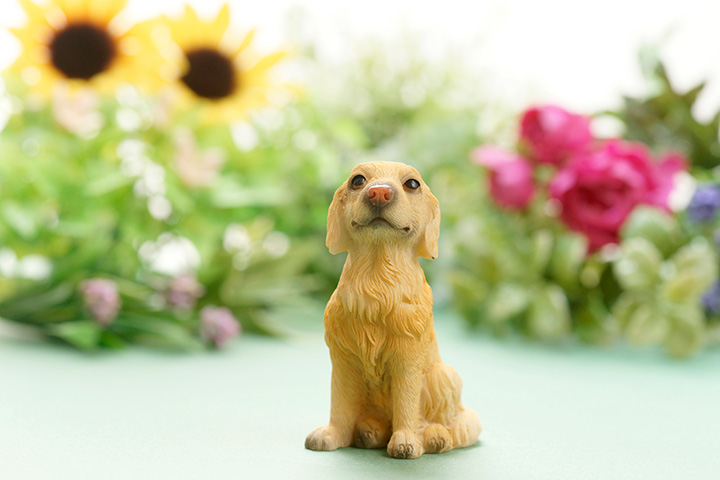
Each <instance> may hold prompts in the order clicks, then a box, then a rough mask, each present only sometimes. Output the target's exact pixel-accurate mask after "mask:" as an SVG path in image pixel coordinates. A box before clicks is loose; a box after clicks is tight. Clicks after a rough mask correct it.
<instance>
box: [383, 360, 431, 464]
mask: <svg viewBox="0 0 720 480" xmlns="http://www.w3.org/2000/svg"><path fill="white" fill-rule="evenodd" d="M421 389H422V371H421V370H420V368H419V367H417V366H415V365H401V366H400V368H397V369H396V370H395V371H394V372H393V375H392V377H391V380H390V391H391V392H392V414H393V418H392V427H393V435H392V437H391V438H390V443H388V447H387V452H388V454H389V455H390V456H392V457H395V458H417V457H419V456H420V455H422V454H423V446H422V442H421V441H420V438H419V437H418V434H417V431H418V415H419V412H420V391H421Z"/></svg>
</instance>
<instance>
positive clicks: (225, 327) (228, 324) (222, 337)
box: [200, 305, 240, 348]
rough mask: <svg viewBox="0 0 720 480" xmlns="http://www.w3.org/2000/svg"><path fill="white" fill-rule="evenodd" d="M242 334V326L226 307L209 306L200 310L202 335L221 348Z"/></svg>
mask: <svg viewBox="0 0 720 480" xmlns="http://www.w3.org/2000/svg"><path fill="white" fill-rule="evenodd" d="M239 333H240V324H239V323H238V321H237V319H236V318H235V317H234V316H233V314H232V312H230V310H228V309H227V308H225V307H215V306H212V305H208V306H207V307H203V309H202V310H200V335H202V337H203V338H204V339H206V340H208V341H210V342H212V344H213V345H215V347H217V348H220V347H222V346H224V345H225V344H226V343H227V342H229V341H230V340H231V339H232V338H233V337H236V336H237V335H238V334H239Z"/></svg>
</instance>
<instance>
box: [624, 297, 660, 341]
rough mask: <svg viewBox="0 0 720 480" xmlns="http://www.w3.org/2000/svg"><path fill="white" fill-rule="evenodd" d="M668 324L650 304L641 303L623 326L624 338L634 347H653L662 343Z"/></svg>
mask: <svg viewBox="0 0 720 480" xmlns="http://www.w3.org/2000/svg"><path fill="white" fill-rule="evenodd" d="M669 329H670V322H669V320H668V318H667V317H665V316H663V315H662V314H661V313H660V312H658V311H657V309H656V308H654V306H653V305H652V304H650V303H642V304H639V305H637V308H635V310H634V311H633V312H632V314H631V315H630V317H629V318H628V320H627V324H626V326H625V337H626V338H627V339H628V341H629V342H630V343H632V344H634V345H654V344H657V343H660V342H661V341H663V339H664V338H665V336H666V335H667V332H668V331H669Z"/></svg>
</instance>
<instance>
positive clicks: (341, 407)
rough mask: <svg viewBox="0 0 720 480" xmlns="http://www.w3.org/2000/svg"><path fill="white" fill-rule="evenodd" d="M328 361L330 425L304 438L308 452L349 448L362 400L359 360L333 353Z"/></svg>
mask: <svg viewBox="0 0 720 480" xmlns="http://www.w3.org/2000/svg"><path fill="white" fill-rule="evenodd" d="M331 359H332V386H331V393H330V423H329V424H328V425H327V426H326V427H320V428H316V429H315V430H314V431H313V432H312V433H310V435H308V436H307V438H306V439H305V448H308V449H310V450H335V449H336V448H342V447H349V446H350V445H352V442H353V435H354V430H355V423H356V421H357V418H358V416H359V415H360V412H361V409H362V406H363V404H364V400H365V395H364V390H363V385H364V384H363V380H362V373H361V372H360V369H359V368H358V366H357V361H358V360H357V359H355V358H353V357H349V356H347V355H343V354H336V355H333V354H332V349H331Z"/></svg>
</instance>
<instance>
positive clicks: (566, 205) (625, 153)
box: [550, 140, 685, 251]
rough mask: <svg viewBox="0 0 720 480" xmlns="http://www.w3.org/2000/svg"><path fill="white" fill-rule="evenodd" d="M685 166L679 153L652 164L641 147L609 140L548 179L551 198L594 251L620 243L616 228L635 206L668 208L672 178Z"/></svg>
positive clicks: (647, 154) (565, 220)
mask: <svg viewBox="0 0 720 480" xmlns="http://www.w3.org/2000/svg"><path fill="white" fill-rule="evenodd" d="M684 168H685V161H684V160H683V159H682V158H681V157H679V156H677V155H672V156H669V157H666V158H664V159H663V160H662V161H661V162H654V161H653V160H652V158H651V157H650V153H649V152H648V150H647V148H646V147H645V146H644V145H642V144H638V143H629V142H623V141H619V140H613V141H609V142H607V143H606V144H605V145H603V146H602V148H600V149H599V150H597V151H594V152H590V153H585V154H581V155H578V156H575V157H573V158H572V159H570V161H569V162H568V164H567V165H566V166H565V167H564V168H562V169H561V170H559V171H558V172H557V174H556V175H555V177H554V178H553V180H552V182H551V183H550V197H551V198H554V199H556V200H558V201H559V202H560V205H561V206H562V213H561V219H562V220H563V222H565V224H566V225H567V226H568V227H569V228H570V229H572V230H575V231H577V232H581V233H583V234H585V235H586V236H587V238H588V240H589V247H590V251H594V250H597V249H598V248H600V247H602V246H603V245H606V244H608V243H617V242H618V233H619V231H620V228H621V227H622V225H623V223H624V222H625V219H626V218H627V217H628V215H630V213H631V212H632V211H633V209H634V208H635V207H636V206H637V205H640V204H646V205H654V206H656V207H659V208H661V209H664V210H666V211H669V208H668V195H669V194H670V191H671V190H672V187H673V176H674V175H675V173H677V172H678V171H679V170H682V169H684Z"/></svg>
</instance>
